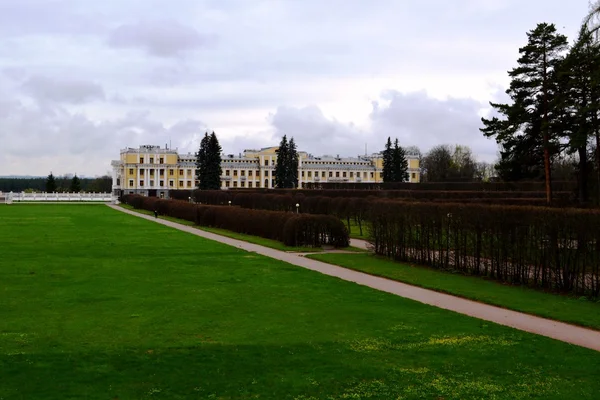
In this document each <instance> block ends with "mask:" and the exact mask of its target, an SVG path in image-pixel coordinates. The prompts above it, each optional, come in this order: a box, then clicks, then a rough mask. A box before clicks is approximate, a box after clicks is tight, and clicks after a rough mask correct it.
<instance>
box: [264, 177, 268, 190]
mask: <svg viewBox="0 0 600 400" xmlns="http://www.w3.org/2000/svg"><path fill="white" fill-rule="evenodd" d="M264 187H265V188H268V187H269V180H268V179H265V186H264Z"/></svg>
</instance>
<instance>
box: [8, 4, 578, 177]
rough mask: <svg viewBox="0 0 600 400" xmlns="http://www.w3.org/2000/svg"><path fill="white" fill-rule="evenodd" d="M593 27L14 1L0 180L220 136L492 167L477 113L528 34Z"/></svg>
mask: <svg viewBox="0 0 600 400" xmlns="http://www.w3.org/2000/svg"><path fill="white" fill-rule="evenodd" d="M432 10H433V11H432ZM586 12H587V1H586V0H581V2H576V3H574V4H567V3H566V2H565V1H564V0H531V1H527V2H521V1H517V0H456V1H454V2H448V1H443V0H431V1H429V2H427V3H420V2H416V1H397V0H381V1H376V2H365V1H363V0H330V1H326V2H322V1H317V0H305V1H289V0H254V1H246V0H218V1H217V0H204V1H197V0H171V1H169V2H165V1H164V0H122V1H116V0H105V1H102V2H90V1H88V0H1V1H0V65H2V66H3V70H2V72H3V73H1V74H0V143H2V151H0V174H3V175H4V174H14V173H23V174H46V173H47V172H48V170H50V169H53V170H55V171H60V170H63V171H65V172H74V171H77V172H78V173H86V174H94V173H102V172H105V171H106V170H107V169H108V168H110V167H109V166H110V160H111V159H113V158H116V157H118V153H119V149H120V148H121V147H125V146H138V145H140V144H161V145H164V143H165V142H167V141H168V140H169V137H170V138H171V140H172V142H173V145H174V146H178V147H179V148H180V149H182V150H183V151H195V150H196V149H197V147H198V142H199V138H200V136H201V135H202V133H203V132H204V130H205V129H207V128H210V130H212V129H214V130H215V131H216V132H217V134H218V135H219V138H220V140H221V142H222V143H223V148H224V150H225V151H226V152H228V153H237V152H238V151H241V150H243V149H244V148H245V147H264V146H268V145H276V144H277V143H278V142H279V138H280V136H281V135H282V134H284V133H285V134H288V135H291V136H294V137H296V140H297V141H298V144H299V146H300V148H301V149H304V150H307V151H309V152H312V153H314V154H323V153H331V154H338V153H339V154H340V155H356V154H359V153H363V152H364V147H365V143H366V144H367V145H368V151H369V152H371V151H376V150H380V149H381V147H382V145H383V143H384V142H385V138H387V136H388V135H389V136H392V137H398V138H399V139H400V140H401V141H402V142H403V144H404V145H417V146H419V147H420V148H421V149H422V150H423V151H426V150H427V149H428V148H429V147H431V146H433V145H435V144H441V143H461V144H468V145H470V146H471V147H472V148H473V151H474V153H475V154H476V155H477V156H478V157H479V158H481V159H486V158H488V159H489V158H494V156H495V153H496V145H495V143H494V141H493V140H488V139H485V138H483V136H482V135H481V133H480V132H479V130H478V129H479V127H480V122H479V113H481V109H482V108H486V107H487V100H488V99H493V98H494V97H495V96H497V94H495V93H494V89H495V86H496V85H498V84H500V85H504V86H505V85H506V76H507V75H506V71H508V70H509V69H511V68H512V67H514V66H515V62H516V59H517V57H518V48H519V47H521V46H523V45H524V44H525V43H526V40H527V37H526V32H527V31H528V30H530V29H532V28H534V27H535V25H536V24H537V23H538V22H541V21H548V22H555V23H556V24H557V27H558V29H559V30H560V31H562V32H564V33H566V34H568V35H569V37H570V38H571V39H573V38H574V37H575V35H576V32H577V29H578V27H579V24H580V23H581V20H582V17H583V16H584V15H585V13H586ZM506 21H510V24H507V23H506ZM207 32H208V33H210V32H214V33H216V34H218V45H213V44H217V42H216V36H215V35H209V34H206V33H207ZM116 50H119V51H116ZM130 50H133V51H130ZM386 89H389V92H387V93H386V94H385V95H383V96H380V93H382V91H384V90H386ZM422 90H424V91H426V92H424V91H422ZM427 93H428V94H429V95H427ZM103 99H104V101H100V100H103ZM440 99H443V100H440ZM373 100H375V103H373V104H374V105H375V107H371V102H372V101H373ZM352 122H354V123H352ZM42 154H43V155H42Z"/></svg>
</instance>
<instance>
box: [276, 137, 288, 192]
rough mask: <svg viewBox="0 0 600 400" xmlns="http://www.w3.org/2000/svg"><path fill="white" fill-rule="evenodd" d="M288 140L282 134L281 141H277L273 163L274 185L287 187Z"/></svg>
mask: <svg viewBox="0 0 600 400" xmlns="http://www.w3.org/2000/svg"><path fill="white" fill-rule="evenodd" d="M288 153H289V151H288V141H287V135H283V138H281V142H280V143H279V150H278V151H277V163H276V164H275V171H274V173H275V187H278V188H280V189H281V188H287V182H288V178H287V177H288V175H289V172H288V169H289V168H288Z"/></svg>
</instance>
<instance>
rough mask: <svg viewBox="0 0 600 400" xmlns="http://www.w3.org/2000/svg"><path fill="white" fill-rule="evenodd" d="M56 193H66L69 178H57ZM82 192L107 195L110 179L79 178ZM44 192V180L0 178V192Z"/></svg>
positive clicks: (110, 187) (102, 177)
mask: <svg viewBox="0 0 600 400" xmlns="http://www.w3.org/2000/svg"><path fill="white" fill-rule="evenodd" d="M55 179H56V188H57V189H56V191H57V192H68V191H69V187H70V186H71V179H72V178H71V177H64V176H57V177H55ZM79 180H80V182H81V191H82V192H95V193H109V192H111V191H112V178H111V177H110V176H101V177H98V178H79ZM25 191H35V192H44V191H46V178H0V192H25Z"/></svg>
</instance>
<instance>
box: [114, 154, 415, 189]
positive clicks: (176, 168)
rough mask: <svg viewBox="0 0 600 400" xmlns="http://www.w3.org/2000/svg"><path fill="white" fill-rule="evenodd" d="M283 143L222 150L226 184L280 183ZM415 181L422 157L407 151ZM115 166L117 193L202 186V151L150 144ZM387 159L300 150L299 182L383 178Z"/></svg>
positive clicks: (267, 185)
mask: <svg viewBox="0 0 600 400" xmlns="http://www.w3.org/2000/svg"><path fill="white" fill-rule="evenodd" d="M278 149H279V147H277V146H275V147H265V148H262V149H259V150H244V152H243V153H240V154H238V155H234V154H223V155H221V158H222V161H221V168H222V175H221V188H222V189H225V190H226V189H230V188H231V189H233V188H269V189H272V188H274V186H275V175H274V174H275V164H276V162H277V151H278ZM406 157H407V159H408V164H409V181H410V182H419V180H420V168H419V157H418V156H417V155H416V154H407V156H406ZM111 165H112V168H113V193H114V194H116V195H118V194H121V193H125V194H130V193H136V194H142V195H144V196H157V197H164V198H168V197H169V191H171V190H191V189H194V188H196V187H197V186H198V181H197V180H196V156H195V155H194V154H191V153H188V154H179V153H178V152H177V150H176V149H175V150H173V149H170V148H168V147H165V148H161V147H160V146H152V145H144V146H140V147H139V148H137V149H136V148H127V149H123V150H121V157H120V159H119V160H114V161H112V163H111ZM382 171H383V159H382V157H381V154H380V153H375V154H372V155H370V156H366V155H365V156H358V157H348V158H341V157H339V155H338V156H328V155H325V156H320V157H315V156H313V155H312V154H308V153H306V152H303V151H299V152H298V188H299V189H301V188H302V187H303V185H304V184H305V183H307V182H320V183H326V182H349V183H378V182H382Z"/></svg>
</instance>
